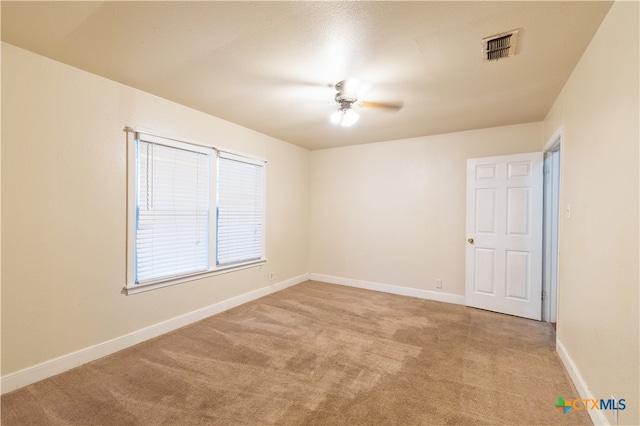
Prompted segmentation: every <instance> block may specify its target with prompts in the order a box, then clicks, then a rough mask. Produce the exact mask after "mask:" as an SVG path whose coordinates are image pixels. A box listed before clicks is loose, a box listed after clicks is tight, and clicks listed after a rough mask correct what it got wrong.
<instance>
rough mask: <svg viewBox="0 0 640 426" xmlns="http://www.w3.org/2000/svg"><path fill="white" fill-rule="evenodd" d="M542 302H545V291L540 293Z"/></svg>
mask: <svg viewBox="0 0 640 426" xmlns="http://www.w3.org/2000/svg"><path fill="white" fill-rule="evenodd" d="M540 300H544V291H541V292H540Z"/></svg>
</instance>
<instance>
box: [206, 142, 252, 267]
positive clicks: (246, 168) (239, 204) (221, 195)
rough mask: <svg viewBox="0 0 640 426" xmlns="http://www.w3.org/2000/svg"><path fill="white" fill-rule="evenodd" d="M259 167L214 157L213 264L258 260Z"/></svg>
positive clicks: (227, 157) (232, 158)
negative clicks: (214, 237) (216, 159)
mask: <svg viewBox="0 0 640 426" xmlns="http://www.w3.org/2000/svg"><path fill="white" fill-rule="evenodd" d="M263 169H264V166H263V164H260V163H256V162H247V161H246V159H242V158H238V157H237V156H233V155H229V154H225V153H221V154H220V155H219V156H218V223H217V228H218V234H217V235H218V238H217V245H216V253H217V257H216V264H217V265H219V266H220V265H232V264H235V263H240V262H247V261H251V260H258V259H260V258H261V257H262V233H263V226H262V219H263V217H264V211H263V206H264V200H263V194H262V192H263V191H262V187H263V182H264V178H263Z"/></svg>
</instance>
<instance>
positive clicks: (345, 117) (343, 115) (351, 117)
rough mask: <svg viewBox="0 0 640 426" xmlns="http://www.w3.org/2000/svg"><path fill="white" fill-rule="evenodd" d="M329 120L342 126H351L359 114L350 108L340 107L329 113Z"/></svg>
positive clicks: (358, 117)
mask: <svg viewBox="0 0 640 426" xmlns="http://www.w3.org/2000/svg"><path fill="white" fill-rule="evenodd" d="M330 118H331V122H332V123H333V124H339V125H340V126H342V127H351V126H353V125H354V124H356V122H357V121H358V120H359V119H360V114H358V113H357V112H355V111H354V110H353V109H351V108H340V109H339V110H337V111H336V112H334V113H333V114H331V117H330Z"/></svg>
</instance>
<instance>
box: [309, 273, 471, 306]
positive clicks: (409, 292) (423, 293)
mask: <svg viewBox="0 0 640 426" xmlns="http://www.w3.org/2000/svg"><path fill="white" fill-rule="evenodd" d="M309 279H311V280H314V281H322V282H325V283H329V284H339V285H346V286H349V287H357V288H363V289H366V290H374V291H381V292H383V293H391V294H398V295H401V296H410V297H417V298H418V299H428V300H435V301H438V302H447V303H455V304H457V305H464V296H460V295H458V294H451V293H440V292H438V291H430V290H422V289H419V288H411V287H402V286H398V285H393V284H382V283H376V282H372V281H363V280H354V279H351V278H342V277H334V276H331V275H323V274H316V273H311V274H310V275H309Z"/></svg>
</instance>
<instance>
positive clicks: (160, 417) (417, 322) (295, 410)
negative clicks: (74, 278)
mask: <svg viewBox="0 0 640 426" xmlns="http://www.w3.org/2000/svg"><path fill="white" fill-rule="evenodd" d="M554 340H555V332H554V330H553V329H552V327H551V326H550V325H549V324H547V323H542V322H537V321H531V320H526V319H522V318H516V317H511V316H507V315H502V314H497V313H493V312H487V311H482V310H478V309H473V308H468V307H465V306H460V305H453V304H447V303H441V302H434V301H428V300H421V299H416V298H410V297H403V296H397V295H391V294H385V293H378V292H373V291H367V290H362V289H357V288H351V287H344V286H337V285H331V284H325V283H320V282H314V281H308V282H306V283H303V284H299V285H297V286H294V287H290V288H288V289H286V290H283V291H280V292H278V293H274V294H272V295H269V296H266V297H263V298H261V299H258V300H255V301H253V302H250V303H247V304H245V305H242V306H239V307H237V308H234V309H231V310H229V311H226V312H223V313H221V314H218V315H215V316H212V317H210V318H207V319H205V320H203V321H200V322H198V323H195V324H192V325H189V326H187V327H184V328H181V329H179V330H176V331H174V332H171V333H168V334H165V335H163V336H160V337H158V338H155V339H153V340H149V341H147V342H144V343H141V344H139V345H136V346H134V347H131V348H128V349H125V350H123V351H120V352H118V353H115V354H113V355H110V356H107V357H105V358H102V359H99V360H97V361H94V362H91V363H89V364H85V365H83V366H80V367H78V368H75V369H73V370H71V371H68V372H66V373H63V374H60V375H57V376H54V377H51V378H49V379H46V380H43V381H40V382H38V383H34V384H32V385H29V386H26V387H24V388H21V389H18V390H16V391H14V392H11V393H8V394H6V395H4V396H3V397H2V413H1V421H2V424H3V425H370V426H374V425H439V424H455V425H463V424H510V425H517V424H527V425H542V424H591V421H590V418H589V416H588V415H587V414H586V413H585V412H584V411H582V412H579V411H575V410H570V411H569V412H568V413H567V414H563V412H562V410H558V409H557V408H556V407H555V404H556V403H557V401H558V397H564V398H565V399H574V398H577V397H578V394H577V392H576V390H575V388H574V387H573V385H572V384H571V382H570V379H569V377H568V375H567V373H566V372H565V370H564V368H563V367H562V365H561V362H560V359H559V358H558V355H557V353H556V352H555V350H554V348H555V342H554Z"/></svg>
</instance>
